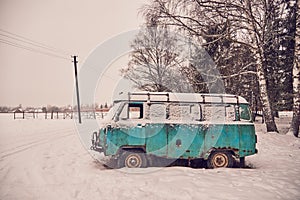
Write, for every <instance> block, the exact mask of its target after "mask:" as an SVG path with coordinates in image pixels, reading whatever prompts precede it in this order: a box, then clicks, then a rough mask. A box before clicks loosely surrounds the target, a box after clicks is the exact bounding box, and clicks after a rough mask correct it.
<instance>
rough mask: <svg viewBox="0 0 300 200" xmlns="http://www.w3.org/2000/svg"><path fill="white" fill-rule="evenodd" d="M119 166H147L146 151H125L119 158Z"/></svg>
mask: <svg viewBox="0 0 300 200" xmlns="http://www.w3.org/2000/svg"><path fill="white" fill-rule="evenodd" d="M118 166H119V167H127V168H144V167H147V160H146V157H145V153H143V152H134V151H124V152H123V153H122V154H121V156H120V158H119V159H118Z"/></svg>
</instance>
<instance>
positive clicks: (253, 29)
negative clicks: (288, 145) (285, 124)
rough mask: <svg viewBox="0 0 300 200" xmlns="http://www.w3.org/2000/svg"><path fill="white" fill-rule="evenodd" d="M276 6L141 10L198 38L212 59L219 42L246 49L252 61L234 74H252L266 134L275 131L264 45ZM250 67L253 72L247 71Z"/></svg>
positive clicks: (163, 5)
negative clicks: (252, 67) (272, 10)
mask: <svg viewBox="0 0 300 200" xmlns="http://www.w3.org/2000/svg"><path fill="white" fill-rule="evenodd" d="M279 5H280V2H279V0H257V1H250V0H243V1H235V0H226V1H225V0H205V1H203V0H189V1H188V0H176V1H175V0H153V1H152V3H151V5H150V6H148V7H145V8H144V13H145V16H146V17H147V18H149V19H151V18H153V19H155V21H157V22H158V23H161V24H165V25H170V26H175V27H177V28H178V29H179V30H182V29H184V30H185V31H187V32H189V34H191V35H193V36H195V37H198V38H199V41H201V42H202V45H203V46H204V47H207V50H208V52H210V51H211V52H210V54H211V55H213V56H214V52H216V51H215V50H214V49H217V48H218V47H215V46H214V44H216V42H219V41H228V42H232V43H234V44H239V45H242V46H245V47H247V48H249V49H250V50H251V53H252V55H253V56H254V60H255V62H254V63H253V60H251V59H249V63H246V64H244V66H245V68H244V66H243V67H242V69H243V70H241V71H239V74H237V75H240V74H246V73H248V74H254V73H255V75H256V76H257V80H258V85H259V94H260V100H261V102H262V109H263V113H264V117H265V123H266V126H267V131H268V132H273V131H274V132H278V130H277V126H276V124H275V121H274V116H273V112H272V109H271V103H270V100H269V94H268V89H267V80H266V74H265V69H266V51H265V45H266V44H267V43H269V42H270V39H271V38H272V37H270V34H271V33H272V30H270V27H271V26H269V25H270V23H272V22H271V21H270V19H269V14H270V9H271V8H272V7H276V6H279ZM216 25H218V26H219V27H222V28H219V31H212V32H210V31H209V30H211V27H214V26H216ZM217 46H218V45H217ZM228 56H233V55H232V54H228ZM215 59H216V58H215ZM253 65H254V66H255V71H252V70H249V68H247V67H250V66H253ZM231 75H232V76H236V75H235V74H234V73H233V74H231Z"/></svg>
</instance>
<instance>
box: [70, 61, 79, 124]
mask: <svg viewBox="0 0 300 200" xmlns="http://www.w3.org/2000/svg"><path fill="white" fill-rule="evenodd" d="M72 57H73V59H74V60H73V63H74V69H75V82H76V96H77V111H78V121H79V124H81V113H80V100H79V87H78V77H77V62H78V61H77V56H72Z"/></svg>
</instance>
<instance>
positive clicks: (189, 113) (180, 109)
mask: <svg viewBox="0 0 300 200" xmlns="http://www.w3.org/2000/svg"><path fill="white" fill-rule="evenodd" d="M168 111H169V112H168V114H169V115H168V119H169V120H179V121H186V120H188V121H196V120H197V121H200V119H201V115H200V114H201V113H200V106H199V104H170V105H169V106H168Z"/></svg>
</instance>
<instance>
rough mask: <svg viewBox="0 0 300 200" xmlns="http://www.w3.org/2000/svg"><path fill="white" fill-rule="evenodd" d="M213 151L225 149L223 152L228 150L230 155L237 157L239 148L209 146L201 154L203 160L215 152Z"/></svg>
mask: <svg viewBox="0 0 300 200" xmlns="http://www.w3.org/2000/svg"><path fill="white" fill-rule="evenodd" d="M215 151H225V152H228V153H230V154H231V155H232V156H234V157H236V158H238V157H239V154H238V153H239V149H235V148H230V147H224V148H215V147H212V148H210V149H209V150H208V151H207V152H206V153H205V154H204V156H203V159H204V160H208V158H209V156H210V155H211V154H212V153H213V152H215Z"/></svg>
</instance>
